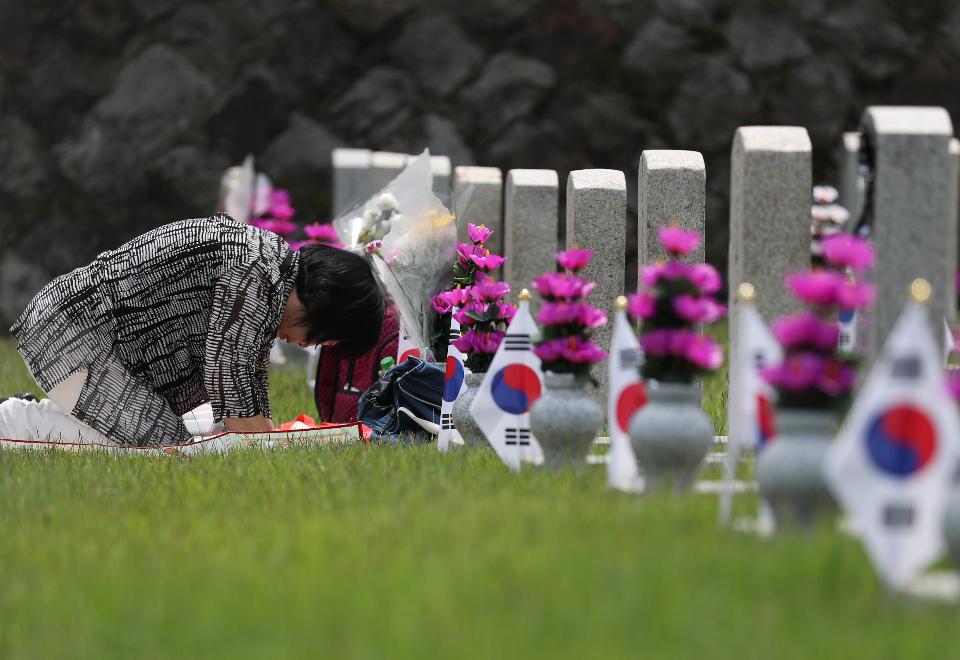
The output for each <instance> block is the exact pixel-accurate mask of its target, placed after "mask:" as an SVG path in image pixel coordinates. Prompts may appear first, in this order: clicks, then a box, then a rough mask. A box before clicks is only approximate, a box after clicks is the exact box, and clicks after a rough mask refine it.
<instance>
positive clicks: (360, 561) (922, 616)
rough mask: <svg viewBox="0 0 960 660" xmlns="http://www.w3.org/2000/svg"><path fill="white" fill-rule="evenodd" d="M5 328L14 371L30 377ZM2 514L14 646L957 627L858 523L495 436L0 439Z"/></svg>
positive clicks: (698, 649)
mask: <svg viewBox="0 0 960 660" xmlns="http://www.w3.org/2000/svg"><path fill="white" fill-rule="evenodd" d="M0 348H2V351H3V352H2V354H0V356H2V357H0V378H2V383H3V387H4V388H5V391H9V390H10V389H23V388H22V387H17V385H21V384H24V383H26V384H29V379H28V378H27V377H26V375H25V373H23V372H22V367H21V366H20V365H19V364H18V363H17V362H16V356H15V355H14V354H13V353H12V348H11V346H10V344H9V343H6V344H3V345H2V346H0ZM25 378H26V380H24V379H25ZM300 379H301V372H300V371H291V372H281V373H280V374H278V377H277V378H275V379H274V387H275V388H277V389H276V391H275V392H274V394H275V397H278V401H277V404H276V407H277V409H278V415H277V418H278V419H286V418H288V417H289V416H290V415H291V414H293V413H296V412H300V411H303V410H306V411H308V412H309V408H306V406H307V405H309V395H308V393H303V392H301V390H300V387H301V386H300V382H301V380H300ZM9 385H13V386H14V387H13V388H11V387H9ZM281 398H283V399H284V400H283V401H281V400H280V399H281ZM300 398H302V399H303V401H301V400H300ZM304 401H305V402H306V403H304ZM284 406H286V407H287V408H286V409H284ZM738 504H739V507H740V508H741V509H742V511H741V513H746V512H747V511H749V510H752V509H753V507H754V505H755V502H752V501H748V500H744V499H741V501H740V502H739V503H738ZM0 529H2V534H0V657H3V658H53V657H88V658H114V657H116V658H128V657H144V658H149V657H157V658H169V657H180V658H194V657H203V658H246V657H264V658H265V657H333V658H339V657H360V658H428V657H451V658H499V657H520V658H537V657H544V658H547V657H550V658H619V657H622V658H668V657H696V658H837V657H843V658H907V657H909V658H918V657H931V658H932V657H938V658H943V657H950V656H951V655H952V654H954V653H955V651H954V649H955V648H957V645H958V643H960V626H958V625H957V612H956V610H953V609H950V608H945V607H941V606H935V605H929V604H920V603H916V602H911V601H908V600H905V599H903V598H899V597H894V596H891V595H889V594H887V593H886V592H885V591H884V590H883V588H882V586H881V585H880V584H879V582H878V580H877V579H876V577H875V576H874V573H873V570H872V569H871V567H870V566H869V564H868V563H867V560H866V557H865V555H864V553H863V551H862V549H861V547H860V545H859V543H858V542H857V541H856V540H854V539H852V538H850V537H847V536H844V535H842V534H839V533H836V532H834V531H832V530H830V529H822V530H820V531H818V532H817V533H816V534H814V535H812V536H809V537H802V536H793V535H785V536H781V537H777V538H775V539H772V540H766V541H765V540H761V539H758V538H755V537H752V536H748V535H743V534H739V533H736V532H732V531H727V530H720V529H718V528H717V525H716V501H715V499H714V498H712V497H706V496H686V497H671V496H648V497H644V498H642V499H641V498H636V497H632V496H627V495H621V494H617V493H613V492H610V491H608V490H607V489H606V487H605V482H604V474H603V471H602V469H600V468H590V469H587V470H586V471H585V472H584V473H583V474H580V475H578V474H575V473H573V472H562V473H559V474H549V473H544V472H537V471H526V472H523V473H521V474H518V475H515V474H510V473H509V472H507V471H506V470H505V469H504V468H503V467H502V466H501V465H500V464H499V462H498V461H497V460H496V458H495V457H494V456H493V455H492V454H491V453H490V452H487V451H458V452H453V453H451V454H448V455H440V454H438V453H437V452H436V451H435V449H433V448H431V447H366V446H354V447H329V448H314V449H303V448H301V449H293V450H289V451H282V452H258V451H248V452H236V453H233V454H230V455H227V456H202V457H198V458H195V459H193V460H180V459H176V458H172V457H165V456H164V457H160V456H153V457H146V456H119V457H117V456H106V455H102V454H66V453H60V452H23V453H20V452H6V453H4V452H0Z"/></svg>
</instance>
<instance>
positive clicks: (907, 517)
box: [883, 502, 916, 528]
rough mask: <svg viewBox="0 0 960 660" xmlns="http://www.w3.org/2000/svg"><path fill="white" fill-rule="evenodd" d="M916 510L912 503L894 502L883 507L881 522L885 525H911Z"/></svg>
mask: <svg viewBox="0 0 960 660" xmlns="http://www.w3.org/2000/svg"><path fill="white" fill-rule="evenodd" d="M915 518H916V511H915V510H914V508H913V505H911V504H908V503H904V502H894V503H892V504H888V505H886V506H885V507H883V524H884V526H886V527H901V528H902V527H913V523H914V519H915Z"/></svg>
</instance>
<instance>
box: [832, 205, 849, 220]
mask: <svg viewBox="0 0 960 660" xmlns="http://www.w3.org/2000/svg"><path fill="white" fill-rule="evenodd" d="M827 208H828V209H830V215H831V218H830V219H831V220H833V221H834V222H836V223H837V224H838V225H842V224H843V223H845V222H846V221H847V220H849V219H850V211H848V210H847V209H845V208H843V207H842V206H840V205H839V204H831V205H830V206H828V207H827Z"/></svg>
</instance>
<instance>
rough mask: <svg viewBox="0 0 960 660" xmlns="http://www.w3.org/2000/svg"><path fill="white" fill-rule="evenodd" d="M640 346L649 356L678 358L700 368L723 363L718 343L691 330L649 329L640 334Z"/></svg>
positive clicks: (712, 366)
mask: <svg viewBox="0 0 960 660" xmlns="http://www.w3.org/2000/svg"><path fill="white" fill-rule="evenodd" d="M640 347H641V348H642V349H643V352H644V353H646V354H647V355H649V356H651V357H675V358H680V359H683V360H686V361H688V362H691V363H693V364H695V365H696V366H698V367H700V368H701V369H708V370H712V369H716V368H717V367H719V366H720V365H721V364H723V348H722V347H721V346H720V344H718V343H717V342H716V341H714V340H713V339H712V338H711V337H707V336H705V335H701V334H700V333H698V332H694V331H693V330H685V329H681V330H673V329H669V328H663V329H659V330H651V331H649V332H645V333H643V334H642V335H641V336H640Z"/></svg>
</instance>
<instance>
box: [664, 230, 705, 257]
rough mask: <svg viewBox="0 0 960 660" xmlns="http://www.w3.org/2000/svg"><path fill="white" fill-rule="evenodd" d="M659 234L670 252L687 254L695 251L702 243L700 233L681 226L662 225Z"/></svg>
mask: <svg viewBox="0 0 960 660" xmlns="http://www.w3.org/2000/svg"><path fill="white" fill-rule="evenodd" d="M657 236H658V237H659V238H660V242H661V243H662V244H663V247H664V248H665V249H666V250H667V252H669V253H670V254H675V255H680V256H683V255H686V254H690V253H691V252H693V251H694V250H695V249H696V247H697V245H698V244H699V243H700V234H699V233H697V232H695V231H687V230H685V229H681V228H680V227H661V228H660V229H658V230H657Z"/></svg>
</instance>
